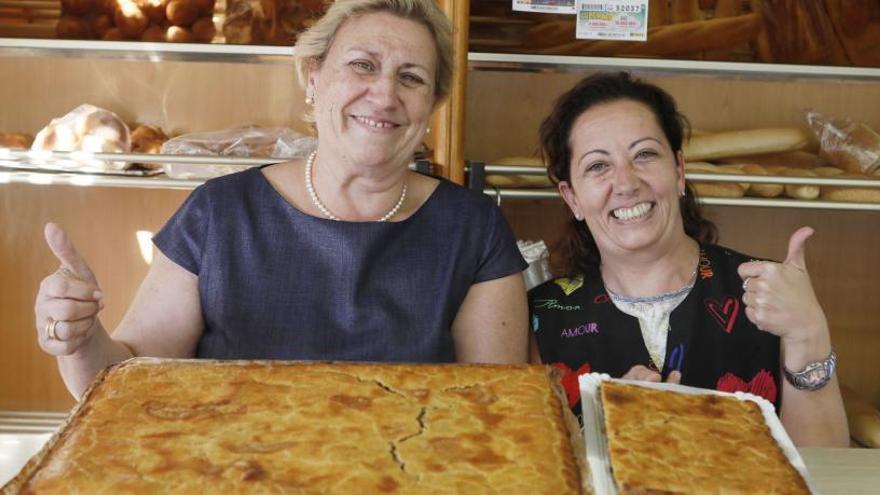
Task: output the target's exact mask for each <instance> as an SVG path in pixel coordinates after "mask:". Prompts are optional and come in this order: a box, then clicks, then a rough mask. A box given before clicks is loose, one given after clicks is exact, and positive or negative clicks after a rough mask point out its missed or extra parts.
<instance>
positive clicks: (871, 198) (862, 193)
mask: <svg viewBox="0 0 880 495" xmlns="http://www.w3.org/2000/svg"><path fill="white" fill-rule="evenodd" d="M825 168H826V169H831V168H832V167H825ZM834 170H839V169H834ZM834 177H838V178H841V179H871V178H872V176H869V175H863V174H853V173H844V172H843V171H842V170H841V171H840V173H837V174H835V175H834ZM820 197H821V198H822V199H824V200H827V201H843V202H853V203H880V187H836V186H823V187H822V192H821V194H820Z"/></svg>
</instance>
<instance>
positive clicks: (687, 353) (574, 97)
mask: <svg viewBox="0 0 880 495" xmlns="http://www.w3.org/2000/svg"><path fill="white" fill-rule="evenodd" d="M685 126H686V122H685V119H684V117H683V116H682V115H681V114H679V112H678V110H677V108H676V105H675V101H674V100H673V99H672V97H671V96H670V95H668V94H667V93H666V92H664V91H663V90H662V89H660V88H658V87H656V86H653V85H650V84H647V83H644V82H642V81H639V80H635V79H633V78H631V77H630V76H629V75H628V74H625V73H616V74H596V75H593V76H590V77H588V78H586V79H585V80H583V81H582V82H580V83H579V84H578V85H577V86H575V87H574V88H573V89H572V90H570V91H569V92H568V93H566V94H564V95H563V96H562V97H560V98H559V100H558V101H557V103H556V106H555V108H554V109H553V111H552V112H551V114H550V115H549V116H548V117H547V119H546V120H545V121H544V123H543V124H542V126H541V143H542V149H543V153H544V156H545V160H546V163H547V167H548V173H549V175H550V177H551V179H552V180H553V181H554V182H555V183H557V184H558V188H559V191H560V193H561V194H562V197H563V198H564V199H565V202H566V204H567V205H568V207H569V209H570V211H571V219H570V221H569V224H568V231H567V233H566V236H565V238H564V240H563V242H562V243H561V244H560V247H559V249H557V250H556V251H555V252H554V253H553V255H554V256H557V257H561V260H560V261H562V265H564V267H565V269H564V273H562V274H561V275H564V276H563V277H561V278H557V279H555V280H551V281H549V282H547V283H545V284H543V285H541V286H539V287H536V288H535V289H533V290H532V291H531V292H530V294H529V303H530V313H531V323H532V330H533V334H534V335H533V336H534V339H535V341H536V343H537V348H536V349H533V352H532V358H533V359H534V360H538V359H540V360H542V361H543V362H545V363H549V364H553V365H555V366H557V367H559V368H561V369H563V371H565V372H566V379H565V383H566V385H567V386H566V388H567V391H568V393H569V402H570V404H571V405H572V407H573V408H575V410H576V412H579V398H578V393H577V376H578V375H579V374H582V373H586V372H590V371H593V372H603V373H608V374H609V375H611V376H613V377H623V378H630V379H636V380H650V381H661V380H664V381H671V382H680V383H682V384H685V385H691V386H696V387H702V388H709V389H717V390H723V391H747V392H751V393H753V394H756V395H760V396H763V397H765V398H766V399H768V400H769V401H770V402H772V403H773V404H774V405H776V407H777V410H778V411H779V413H780V416H781V419H782V422H783V424H784V425H785V427H786V429H787V430H788V433H789V434H790V436H791V437H792V439H793V440H794V441H795V443H796V444H798V445H801V446H803V445H822V446H846V445H847V444H848V431H847V424H846V417H845V414H844V411H843V405H842V401H841V398H840V391H839V388H838V384H837V379H836V377H835V375H834V367H835V365H836V356H835V355H834V353H833V352H832V350H831V342H830V336H829V329H828V324H827V321H826V319H825V315H824V312H823V311H822V308H821V307H820V306H819V303H818V301H817V299H816V296H815V294H814V292H813V289H812V285H811V283H810V279H809V275H808V274H807V271H806V267H805V264H804V244H805V242H806V240H807V238H808V237H809V236H810V235H811V234H812V230H811V229H809V228H801V229H799V230H798V231H797V232H795V233H794V234H793V235H792V237H791V241H790V243H789V252H788V256H787V257H786V259H785V261H784V262H782V263H775V262H769V261H756V260H754V259H753V258H751V257H749V256H746V255H743V254H740V253H737V252H734V251H732V250H729V249H726V248H723V247H720V246H717V245H715V244H714V242H715V239H716V234H715V227H714V226H713V225H712V224H711V223H710V222H708V221H706V220H705V219H703V218H702V217H701V215H700V212H699V210H698V209H697V205H696V202H695V200H694V196H693V191H692V190H691V189H690V188H689V187H688V185H687V183H686V181H685V177H684V158H683V155H682V151H681V148H682V136H683V134H684V129H685Z"/></svg>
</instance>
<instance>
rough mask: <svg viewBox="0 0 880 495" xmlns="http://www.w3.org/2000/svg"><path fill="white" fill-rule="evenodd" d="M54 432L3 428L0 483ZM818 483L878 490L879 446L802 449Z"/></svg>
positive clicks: (849, 494) (838, 490) (834, 488)
mask: <svg viewBox="0 0 880 495" xmlns="http://www.w3.org/2000/svg"><path fill="white" fill-rule="evenodd" d="M50 436H51V434H50V433H2V432H0V486H2V485H3V484H4V483H6V482H7V481H8V480H10V479H12V477H13V476H15V475H16V474H17V473H18V471H19V469H21V467H22V466H24V464H25V463H26V462H27V460H28V459H29V458H30V457H31V456H32V455H34V454H35V453H36V452H37V451H38V450H39V449H40V448H41V447H42V446H43V444H44V443H45V442H46V441H47V440H48V439H49V437H50ZM800 453H801V456H802V457H803V459H804V462H805V463H806V464H807V468H808V469H809V471H810V475H811V477H812V479H813V481H814V482H815V485H816V487H818V489H819V490H820V492H821V493H822V494H823V495H837V494H839V495H844V494H846V495H856V494H861V493H865V494H867V493H876V490H877V487H878V486H880V449H821V448H804V449H800Z"/></svg>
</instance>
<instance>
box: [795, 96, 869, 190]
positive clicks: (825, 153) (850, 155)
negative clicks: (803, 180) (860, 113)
mask: <svg viewBox="0 0 880 495" xmlns="http://www.w3.org/2000/svg"><path fill="white" fill-rule="evenodd" d="M806 119H807V124H809V126H810V129H811V130H812V131H813V133H814V134H815V135H816V139H818V141H819V155H820V156H821V157H822V158H825V159H827V160H828V161H830V162H831V163H832V164H833V165H834V166H836V167H838V168H842V169H844V170H848V171H850V172H855V173H863V174H873V173H874V172H876V171H877V170H878V169H880V134H877V132H876V131H875V130H874V129H871V128H870V127H868V126H867V125H865V124H863V123H861V122H853V121H852V120H850V119H847V118H832V117H828V116H826V115H823V114H821V113H818V112H814V111H812V110H810V111H807V112H806Z"/></svg>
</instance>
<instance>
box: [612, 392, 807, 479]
mask: <svg viewBox="0 0 880 495" xmlns="http://www.w3.org/2000/svg"><path fill="white" fill-rule="evenodd" d="M600 390H601V401H602V410H603V415H604V419H605V434H606V437H607V442H608V454H609V457H610V461H611V467H612V474H613V477H614V481H615V484H616V486H617V490H618V493H620V494H621V495H623V494H632V493H639V494H647V493H682V494H684V493H700V494H705V493H724V494H753V493H768V494H769V493H772V494H809V493H810V491H809V489H808V488H807V485H806V482H805V481H804V479H803V478H802V477H801V475H800V473H799V472H798V471H797V470H796V469H795V468H794V466H792V465H791V463H790V462H789V461H788V458H786V456H785V454H784V453H783V451H782V449H781V448H780V447H779V444H778V443H777V441H776V440H775V439H774V438H773V436H772V434H771V432H770V428H769V427H768V426H767V424H766V421H765V419H764V416H763V414H762V412H761V409H760V407H759V406H758V404H757V403H755V402H753V401H750V400H739V399H737V398H734V397H723V396H718V395H711V394H685V393H681V392H673V391H662V390H656V389H650V388H647V387H640V386H638V385H628V384H623V383H615V382H603V383H602V385H601V387H600Z"/></svg>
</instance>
